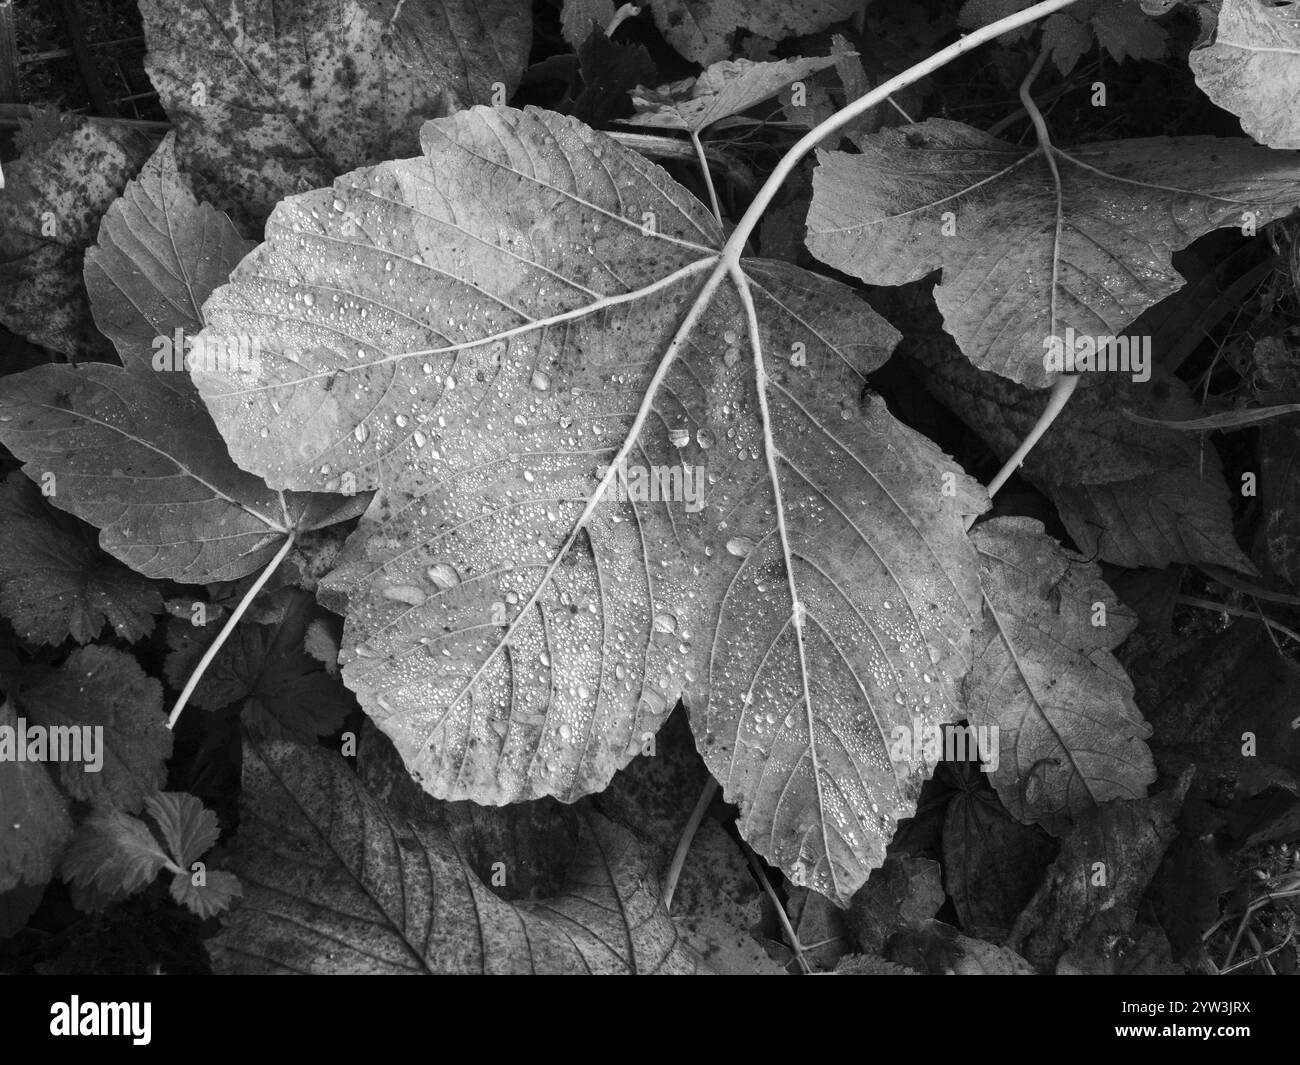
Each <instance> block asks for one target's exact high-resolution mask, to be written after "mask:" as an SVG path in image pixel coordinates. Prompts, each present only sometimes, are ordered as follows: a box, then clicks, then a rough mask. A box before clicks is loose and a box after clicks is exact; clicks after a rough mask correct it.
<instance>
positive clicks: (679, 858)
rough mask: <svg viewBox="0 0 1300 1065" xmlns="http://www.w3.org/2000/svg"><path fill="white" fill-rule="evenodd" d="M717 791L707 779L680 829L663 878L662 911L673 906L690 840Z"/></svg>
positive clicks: (716, 783) (714, 782) (713, 782)
mask: <svg viewBox="0 0 1300 1065" xmlns="http://www.w3.org/2000/svg"><path fill="white" fill-rule="evenodd" d="M717 790H718V782H717V781H716V780H714V779H713V777H709V782H708V783H707V784H705V785H704V790H703V791H701V792H700V797H699V798H698V799H697V800H696V801H695V809H694V810H692V811H691V816H690V818H689V819H688V820H687V822H686V827H685V828H683V829H682V837H681V839H679V840H678V841H677V850H676V851H674V852H673V861H672V864H671V865H670V866H669V867H668V875H667V876H666V877H664V890H663V898H664V909H665V910H671V909H672V905H673V895H674V893H675V892H676V891H677V881H678V880H680V879H681V877H682V867H683V866H684V865H685V864H686V855H687V853H688V852H689V851H690V849H691V840H693V839H694V838H695V833H696V832H697V831H699V827H700V822H701V821H703V820H704V813H705V811H706V810H708V808H709V803H711V802H712V801H713V795H714V793H715V792H716V791H717Z"/></svg>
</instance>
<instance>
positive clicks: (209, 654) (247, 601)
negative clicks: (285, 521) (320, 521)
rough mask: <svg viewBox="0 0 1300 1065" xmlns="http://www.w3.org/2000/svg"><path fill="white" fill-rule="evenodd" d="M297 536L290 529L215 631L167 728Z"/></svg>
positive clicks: (173, 722) (188, 681) (188, 699)
mask: <svg viewBox="0 0 1300 1065" xmlns="http://www.w3.org/2000/svg"><path fill="white" fill-rule="evenodd" d="M297 538H298V530H297V529H290V530H289V535H288V536H287V537H285V541H284V543H283V544H282V545H281V547H280V550H279V551H277V552H276V553H275V557H274V558H273V559H271V561H270V562H268V563H267V564H266V568H265V569H264V570H262V572H261V574H260V575H259V576H258V578H257V580H255V581H254V582H253V585H252V587H251V588H249V589H248V591H247V592H245V593H244V598H243V599H241V600H240V601H239V605H238V606H237V607H235V609H234V610H233V611H231V613H230V618H229V619H228V620H227V621H226V624H225V626H224V627H223V628H222V630H221V631H220V632H219V633H217V638H216V639H215V640H213V641H212V646H211V647H209V648H208V649H207V651H205V652H204V654H203V657H202V658H201V659H199V664H198V665H197V666H196V667H195V668H194V672H193V673H191V674H190V679H189V680H187V681H186V682H185V688H184V689H183V690H182V691H181V695H180V698H179V699H177V700H176V706H175V707H174V708H173V709H172V712H171V715H170V716H169V717H168V718H167V727H168V728H170V729H174V728H175V727H176V722H177V721H178V720H180V716H181V711H182V710H184V709H185V704H186V703H188V702H189V701H190V696H192V695H193V694H194V689H195V688H197V687H198V686H199V681H200V680H202V678H203V674H204V673H206V672H207V669H208V666H210V665H212V660H213V659H214V658H216V657H217V652H219V651H220V650H221V648H222V646H223V645H224V644H225V642H226V640H228V639H229V638H230V634H231V633H232V632H234V631H235V626H236V625H238V624H239V619H240V618H242V617H243V616H244V614H245V612H246V611H247V610H248V608H249V607H250V606H252V605H253V600H254V599H256V598H257V594H258V592H260V591H261V590H262V588H263V587H264V586H265V584H266V582H267V581H268V580H270V579H271V574H272V573H274V572H275V571H276V570H277V569H279V568H280V563H281V562H283V561H284V560H285V558H286V556H288V554H289V552H290V551H291V550H292V549H293V545H294V541H295V540H297Z"/></svg>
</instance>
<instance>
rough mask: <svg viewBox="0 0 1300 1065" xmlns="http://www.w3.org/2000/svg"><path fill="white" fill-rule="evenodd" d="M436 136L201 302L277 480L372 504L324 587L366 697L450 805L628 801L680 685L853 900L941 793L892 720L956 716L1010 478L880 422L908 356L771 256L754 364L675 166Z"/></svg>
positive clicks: (235, 394)
mask: <svg viewBox="0 0 1300 1065" xmlns="http://www.w3.org/2000/svg"><path fill="white" fill-rule="evenodd" d="M424 137H425V149H426V153H427V154H426V156H425V157H424V158H420V159H413V160H400V161H396V162H391V163H385V164H382V165H380V166H378V167H375V168H372V169H368V170H361V171H358V172H356V173H354V174H350V175H347V176H345V177H343V178H341V179H339V181H338V182H336V184H335V187H334V188H333V189H331V190H322V191H320V192H315V193H310V194H306V195H304V196H300V197H294V198H292V199H290V200H287V201H285V202H284V203H283V204H281V206H280V207H279V208H277V210H276V213H275V214H274V215H273V216H272V218H271V220H270V222H269V223H268V240H267V243H265V244H263V245H262V246H261V247H260V248H259V249H258V250H257V251H255V252H254V253H253V254H252V255H250V256H249V257H248V259H246V260H245V261H244V263H243V264H241V266H240V267H239V268H238V269H237V270H236V271H235V273H234V275H232V281H231V284H229V285H227V286H226V287H224V288H222V289H219V290H218V291H217V292H216V293H215V294H214V295H213V297H212V298H211V299H210V300H209V301H208V303H207V304H206V306H205V313H206V314H207V315H208V320H209V328H211V329H214V331H216V332H218V333H221V332H226V331H229V332H243V331H247V330H249V329H257V328H260V326H259V325H258V324H257V323H260V322H262V321H264V320H265V318H266V316H267V315H273V316H274V317H275V320H276V321H277V322H278V323H280V325H279V327H278V332H277V340H276V346H275V351H274V352H268V353H267V354H266V355H265V356H264V358H263V360H262V376H261V377H260V379H259V380H258V382H257V383H256V384H255V385H254V384H252V383H251V382H248V381H244V380H240V379H238V378H234V377H231V376H230V375H228V374H221V373H214V372H206V371H203V370H198V369H196V371H195V373H194V377H195V380H196V382H197V383H198V386H199V389H200V391H201V392H202V393H203V395H204V397H205V399H206V401H207V403H208V406H209V409H210V410H211V411H212V412H213V415H214V417H215V419H216V420H217V423H218V425H219V427H220V428H221V430H222V433H223V435H224V436H225V438H226V441H227V444H228V445H229V446H230V448H231V450H232V454H233V455H234V457H235V459H236V461H237V462H238V463H240V465H241V466H243V467H245V468H247V469H249V470H254V471H256V472H257V473H259V474H260V475H261V476H263V477H264V478H266V480H267V483H269V484H270V485H272V486H274V487H276V488H295V489H302V490H314V489H324V490H326V491H329V490H332V489H337V487H338V486H339V484H340V482H341V480H342V478H343V477H344V476H345V475H350V476H351V478H352V479H353V480H355V482H356V486H357V487H358V489H367V488H370V487H375V488H378V489H380V491H379V494H378V495H377V496H376V498H375V500H374V502H373V503H372V504H371V507H370V510H369V511H368V513H367V515H366V516H365V517H364V518H363V520H362V522H361V525H360V526H359V527H358V529H357V531H356V532H355V533H353V535H352V536H351V537H350V539H349V541H348V543H347V545H346V547H345V549H344V551H343V554H342V555H341V557H340V562H339V565H338V567H337V568H336V569H335V570H334V571H333V572H332V573H331V574H330V575H329V576H328V577H327V578H326V579H325V580H324V581H323V582H322V584H321V589H322V592H323V593H324V600H323V601H324V602H325V604H326V605H327V606H329V607H330V608H331V609H335V610H337V611H338V612H340V613H345V614H346V617H347V625H346V628H345V634H344V647H343V651H342V663H343V675H344V679H345V681H346V682H347V684H348V686H349V687H351V688H352V689H353V690H354V691H356V692H357V693H358V696H359V697H360V700H361V703H362V706H363V708H364V709H365V710H366V712H367V713H368V714H370V715H371V716H372V718H373V719H374V720H375V721H376V722H377V723H378V724H379V725H380V727H381V728H383V729H384V730H385V731H387V732H388V733H389V734H390V735H391V736H392V737H393V738H394V740H395V742H396V743H397V746H398V749H399V750H400V751H401V752H402V755H403V758H404V759H405V761H406V763H407V766H408V768H409V769H410V770H411V771H412V773H413V774H415V775H417V776H418V778H419V779H420V780H421V781H422V782H423V784H424V786H425V787H426V788H427V789H428V790H429V791H430V793H431V794H434V795H436V796H438V797H441V798H450V799H472V800H474V801H477V802H481V803H493V804H497V803H504V802H512V801H522V800H526V799H530V798H535V797H538V796H541V795H552V796H555V797H558V798H561V799H563V800H565V801H572V800H573V799H576V798H578V797H579V796H581V795H583V794H587V793H590V792H593V791H598V790H600V789H601V788H603V787H604V786H605V785H606V784H608V782H609V779H610V777H611V776H612V775H613V773H614V771H615V770H616V769H618V768H619V767H621V766H623V765H626V764H627V763H628V762H629V761H630V760H631V759H632V758H633V757H634V756H635V755H636V754H637V753H639V752H640V751H641V750H642V748H643V745H644V743H645V741H646V738H647V737H649V736H653V734H654V732H655V731H656V729H657V728H658V727H659V725H660V724H661V723H662V721H663V720H664V718H665V717H666V716H667V714H668V712H669V710H670V709H671V708H672V706H673V705H674V704H675V703H676V701H677V699H678V697H679V696H680V695H682V694H683V693H685V694H686V696H687V705H688V709H689V711H690V714H691V718H692V728H693V730H694V732H695V734H696V739H697V743H698V744H699V746H700V749H701V752H702V753H703V755H704V758H705V761H706V762H707V763H708V764H709V766H710V769H711V771H712V772H713V773H714V775H715V776H717V777H718V778H719V780H720V782H721V783H722V785H723V788H724V793H725V796H726V798H727V799H728V800H729V801H733V802H736V803H737V804H739V805H740V807H741V831H742V833H743V834H744V835H745V837H746V838H747V839H749V840H751V841H752V842H754V844H755V846H756V847H758V849H759V850H760V851H762V852H763V853H765V854H766V855H767V857H769V858H770V859H772V860H773V861H774V862H775V863H777V864H780V865H781V866H782V867H783V868H785V869H787V870H788V871H793V870H796V869H801V870H802V871H801V872H795V873H794V876H795V877H796V878H797V877H803V878H804V879H805V882H806V883H807V884H808V885H809V886H815V887H816V888H817V889H818V890H820V891H823V892H825V893H828V894H832V895H836V896H840V897H843V898H847V896H848V895H849V894H851V893H852V890H853V889H854V888H855V887H856V886H857V884H859V883H861V880H862V879H863V878H864V877H865V875H866V871H867V870H868V869H869V868H870V867H871V866H872V865H873V864H874V863H875V862H878V861H879V860H880V857H881V856H882V855H883V853H884V846H885V842H886V841H887V840H888V838H889V836H890V835H891V834H892V831H893V826H894V824H895V822H896V819H897V818H898V817H903V816H907V815H908V813H909V812H910V810H911V804H912V802H913V800H914V799H915V795H916V793H917V792H918V791H919V788H920V784H921V781H922V780H923V779H924V777H925V775H927V773H928V772H929V767H928V766H925V765H923V764H920V763H919V762H916V763H913V762H912V761H911V760H910V759H909V761H908V763H907V764H899V765H895V764H893V763H892V762H890V761H889V757H888V755H889V751H888V746H887V740H886V737H888V736H889V734H890V730H891V728H892V727H893V726H894V725H896V724H905V725H906V726H907V727H909V728H910V727H913V726H916V725H918V724H919V725H921V726H925V727H929V726H931V725H936V724H937V723H939V722H942V721H944V720H951V719H952V718H953V717H954V716H955V715H956V714H957V713H958V712H959V711H958V710H957V708H956V706H955V704H954V702H953V698H954V695H955V683H956V679H957V678H958V677H960V676H961V675H962V674H963V673H964V672H965V671H966V669H967V668H968V665H969V660H968V658H967V647H968V645H969V640H970V633H971V628H972V624H973V618H974V614H975V610H976V604H977V602H978V600H977V598H976V596H977V589H976V584H977V576H976V574H975V572H974V570H975V560H974V555H973V549H972V548H971V547H970V545H969V543H968V542H967V540H966V537H965V534H964V527H965V522H966V521H967V519H968V517H969V516H970V515H973V514H975V513H977V512H978V511H980V510H982V509H983V508H984V507H985V506H987V501H986V498H985V497H984V495H983V492H982V489H980V488H979V486H978V485H976V484H975V483H974V482H973V481H972V480H970V479H969V478H968V477H966V476H965V474H964V473H962V471H961V470H960V469H959V468H957V467H956V466H955V465H954V464H953V463H952V462H951V460H950V459H948V458H947V457H946V456H945V455H943V454H942V453H941V452H940V451H939V450H938V449H937V448H935V447H934V446H933V445H932V444H930V442H929V441H927V440H925V439H924V438H923V437H921V436H920V435H919V434H917V433H914V432H912V431H911V430H909V429H907V428H905V427H904V426H903V425H901V424H900V423H898V422H897V421H895V420H894V419H893V418H892V417H891V416H890V414H889V413H888V411H887V410H886V409H885V407H884V404H883V403H882V402H881V401H880V400H879V399H878V398H874V397H872V398H869V399H867V400H866V401H862V400H860V399H859V396H860V394H861V389H862V386H863V375H864V374H865V373H866V372H868V371H869V370H870V369H872V368H874V367H876V366H878V365H879V364H880V362H881V361H883V359H884V358H885V356H886V354H887V352H888V350H889V347H890V346H891V345H892V343H893V341H894V334H893V330H892V329H891V328H890V327H889V326H888V325H887V324H886V323H884V322H883V321H882V320H881V319H879V318H878V317H876V316H875V315H874V314H873V313H872V312H871V311H870V310H869V308H868V307H867V306H866V305H865V304H864V303H862V302H861V301H860V300H858V299H856V297H855V296H854V295H853V294H852V293H851V291H850V290H848V289H847V288H845V287H843V286H841V285H839V284H837V283H835V282H832V281H830V280H828V279H825V278H821V277H818V276H817V275H814V274H810V273H807V272H804V271H801V270H798V269H797V268H794V267H791V266H789V265H787V264H784V263H776V262H770V261H763V260H746V261H745V263H744V270H745V274H744V275H743V276H744V277H745V278H746V284H747V285H749V286H751V287H752V289H753V291H754V294H755V299H756V305H757V307H756V317H757V319H758V322H759V326H758V331H759V336H760V338H761V341H762V356H761V358H762V364H761V365H762V373H761V375H758V374H756V372H755V366H756V361H755V356H754V352H753V350H752V348H751V345H750V341H749V338H748V331H747V328H746V324H745V318H744V316H743V313H742V312H743V305H742V304H741V303H740V301H739V299H738V298H737V290H736V284H737V282H736V281H735V280H734V279H727V280H726V281H725V282H724V281H723V280H722V278H723V275H722V274H720V273H718V272H717V271H718V264H719V262H720V256H719V251H720V248H721V246H722V234H721V232H720V229H719V226H718V224H717V222H716V221H715V220H714V219H713V218H712V217H711V216H710V214H709V213H708V211H707V210H706V209H705V208H704V206H703V205H702V204H700V203H699V202H698V201H697V200H695V199H694V198H693V197H691V196H690V195H689V193H687V192H686V190H684V189H682V188H681V187H680V186H678V185H677V184H676V183H675V182H673V181H672V179H671V178H670V177H669V176H668V175H667V174H665V173H664V172H663V171H662V170H660V169H659V168H658V167H657V166H655V165H654V164H652V163H649V162H648V161H646V160H645V159H644V158H642V157H640V156H638V155H636V154H635V153H633V152H631V151H629V150H627V149H625V148H623V147H621V146H620V145H618V144H617V143H616V142H614V141H613V140H611V139H610V138H608V137H605V136H604V135H602V134H599V133H596V132H595V131H592V130H590V129H588V128H586V127H584V126H582V125H581V124H580V123H577V122H575V121H573V120H572V119H566V118H563V117H561V116H558V115H554V114H551V113H549V112H545V111H539V110H531V111H525V112H519V111H514V110H510V109H506V108H496V109H490V108H475V109H474V110H472V111H468V112H462V113H460V114H457V115H455V116H453V117H451V118H448V119H440V120H437V121H434V122H431V123H429V124H428V125H427V126H426V127H425V134H424ZM629 215H630V216H631V217H630V218H629V217H628V216H629ZM647 218H651V219H653V221H654V225H653V227H650V228H643V227H647V222H646V219H647ZM354 219H360V220H361V221H362V222H363V223H364V225H363V226H361V227H360V228H358V227H357V226H356V225H355V222H354V221H353V220H354ZM343 234H351V236H350V237H349V248H350V250H349V251H348V252H347V253H346V254H345V255H344V254H341V253H340V251H339V250H338V248H339V246H338V241H339V239H340V236H341V235H343ZM711 272H712V276H714V277H715V278H716V279H717V281H716V282H711V281H708V280H707V279H708V277H709V276H710V273H711ZM390 281H391V282H392V284H389V282H390ZM706 286H708V287H706ZM335 297H337V298H338V301H339V302H338V304H337V309H335V308H336V305H335V302H334V301H335ZM693 300H694V301H696V302H697V303H698V312H697V313H693V314H692V316H691V319H690V321H688V322H686V323H685V326H683V328H684V330H685V332H684V333H683V337H684V342H681V341H679V342H678V343H677V344H675V345H673V346H672V348H671V351H670V352H669V354H668V356H667V357H666V358H665V356H664V352H665V351H666V350H667V349H669V345H670V344H671V343H672V338H673V335H674V333H676V332H677V330H678V328H679V326H682V323H681V316H682V315H683V314H685V313H686V308H687V307H688V306H689V305H690V304H691V303H692V301H693ZM593 301H595V302H596V305H597V307H598V308H599V309H597V310H595V311H593V310H591V308H592V305H593ZM435 308H436V309H435ZM289 323H292V325H290V324H289ZM661 359H662V360H664V361H662V362H661ZM656 367H659V368H658V369H656ZM760 385H761V387H762V388H763V393H762V395H761V396H760V394H759V387H760ZM620 453H621V454H622V456H623V458H622V459H618V456H619V455H620ZM615 460H618V461H615ZM778 468H779V469H780V470H781V471H783V472H782V473H781V474H780V475H779V479H778V482H774V481H773V471H775V470H777V469H778ZM624 471H634V472H629V473H628V476H627V478H626V479H624V478H623V477H622V473H623V472H624ZM674 471H676V472H674ZM634 481H635V482H636V485H637V487H634V486H633V482H634ZM651 482H653V483H654V484H656V485H657V486H658V487H656V488H655V490H654V496H655V497H658V498H657V499H655V498H650V496H649V493H648V492H647V493H646V494H644V495H643V494H642V493H641V491H640V489H641V488H647V489H648V485H649V483H651ZM664 495H668V496H670V497H673V498H671V499H669V500H664V499H663V498H662V497H663V496H664ZM643 503H651V504H656V503H657V504H658V505H651V506H643V505H642V504H643ZM778 506H779V507H780V511H779V514H778V510H777V508H778ZM790 574H793V578H794V579H793V582H792V581H791V579H790V577H789V575H790ZM796 604H798V610H796Z"/></svg>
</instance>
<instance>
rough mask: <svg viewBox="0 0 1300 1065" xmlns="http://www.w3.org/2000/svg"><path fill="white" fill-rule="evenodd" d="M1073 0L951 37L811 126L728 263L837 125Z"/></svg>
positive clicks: (767, 187) (735, 238)
mask: <svg viewBox="0 0 1300 1065" xmlns="http://www.w3.org/2000/svg"><path fill="white" fill-rule="evenodd" d="M1074 3H1077V0H1044V2H1043V3H1040V4H1035V5H1034V6H1033V7H1027V8H1025V10H1023V11H1017V12H1016V13H1015V14H1012V15H1008V16H1007V17H1006V18H1001V19H998V20H997V21H996V22H990V23H989V24H988V25H987V26H983V27H981V28H980V29H978V30H975V31H974V32H973V33H968V34H965V35H964V36H963V37H962V38H961V39H960V40H958V41H954V42H953V43H952V44H950V45H948V47H947V48H943V49H940V50H939V51H938V52H935V53H934V55H932V56H930V57H929V58H927V59H923V60H922V61H921V62H919V63H917V64H916V65H915V66H912V67H908V68H907V69H906V70H905V71H903V72H902V73H901V74H898V75H895V76H894V77H892V78H890V79H889V80H888V81H886V82H883V83H881V84H880V85H877V86H876V87H875V88H874V89H872V90H871V91H870V92H869V93H867V94H866V95H865V96H859V97H858V98H857V99H856V100H854V101H853V102H852V103H851V104H849V105H847V106H846V107H844V108H843V109H841V110H840V111H837V112H836V113H835V114H833V115H831V117H830V118H828V119H826V120H825V121H824V122H822V123H820V124H818V125H817V126H814V127H813V128H812V129H811V130H809V131H808V133H806V134H805V135H804V136H803V137H800V138H799V140H798V141H796V142H795V144H794V146H793V147H792V148H791V149H790V150H789V151H788V152H786V153H785V155H784V156H782V157H781V161H780V162H778V163H777V164H776V167H775V168H774V169H773V171H772V173H771V174H770V175H769V176H768V179H767V180H766V181H765V182H764V183H763V187H762V188H761V189H759V190H758V193H757V195H755V196H754V200H753V202H752V203H751V204H750V205H749V209H748V210H747V211H746V212H745V213H744V215H743V216H742V217H741V219H740V222H739V224H738V225H737V226H736V229H735V231H734V232H733V233H732V234H731V238H730V239H729V240H728V241H727V243H726V246H725V247H724V248H723V250H722V254H723V257H724V259H727V260H728V262H729V263H737V262H739V261H740V256H741V254H742V253H743V250H744V247H745V243H746V242H747V241H748V240H749V238H750V235H751V234H752V233H753V231H754V229H755V228H756V227H757V226H758V222H759V219H760V218H762V216H763V212H764V211H766V210H767V208H768V207H769V206H770V205H771V203H772V200H773V199H774V198H775V197H776V194H777V192H778V191H779V190H780V188H781V186H782V185H783V184H785V180H786V178H788V177H789V176H790V174H791V173H793V171H794V168H795V167H796V166H798V165H799V161H800V160H801V159H803V157H804V156H805V155H807V154H808V153H809V152H810V151H812V150H813V148H815V147H816V146H817V144H818V143H819V142H820V141H822V140H824V139H825V138H826V137H828V136H829V135H830V134H832V133H834V132H835V131H836V130H837V129H840V128H842V127H843V126H845V125H846V124H848V123H849V122H852V121H853V120H854V119H855V118H857V117H858V116H859V115H861V114H863V113H865V112H867V111H870V110H871V109H872V108H873V107H875V106H876V105H877V104H878V103H881V102H882V101H884V100H887V99H888V98H889V97H890V96H892V95H893V94H894V93H896V92H898V91H899V90H901V89H905V88H907V87H908V86H909V85H912V84H914V83H916V82H918V81H920V80H921V79H922V78H927V77H929V76H930V75H931V74H933V73H934V72H935V71H936V70H938V69H940V68H941V67H945V66H947V65H948V64H949V63H951V62H952V61H953V60H954V59H956V58H958V57H959V56H962V55H965V54H966V53H967V52H969V51H971V50H972V49H975V48H978V47H979V46H980V45H981V44H984V43H986V42H987V41H991V40H993V39H994V38H995V37H1000V36H1002V34H1004V33H1010V32H1011V31H1012V30H1018V29H1020V27H1021V26H1027V25H1029V24H1030V23H1031V22H1035V21H1037V20H1038V19H1041V18H1044V17H1045V16H1047V15H1051V14H1053V13H1055V12H1057V11H1061V10H1063V9H1064V8H1067V7H1069V6H1070V5H1071V4H1074Z"/></svg>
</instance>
